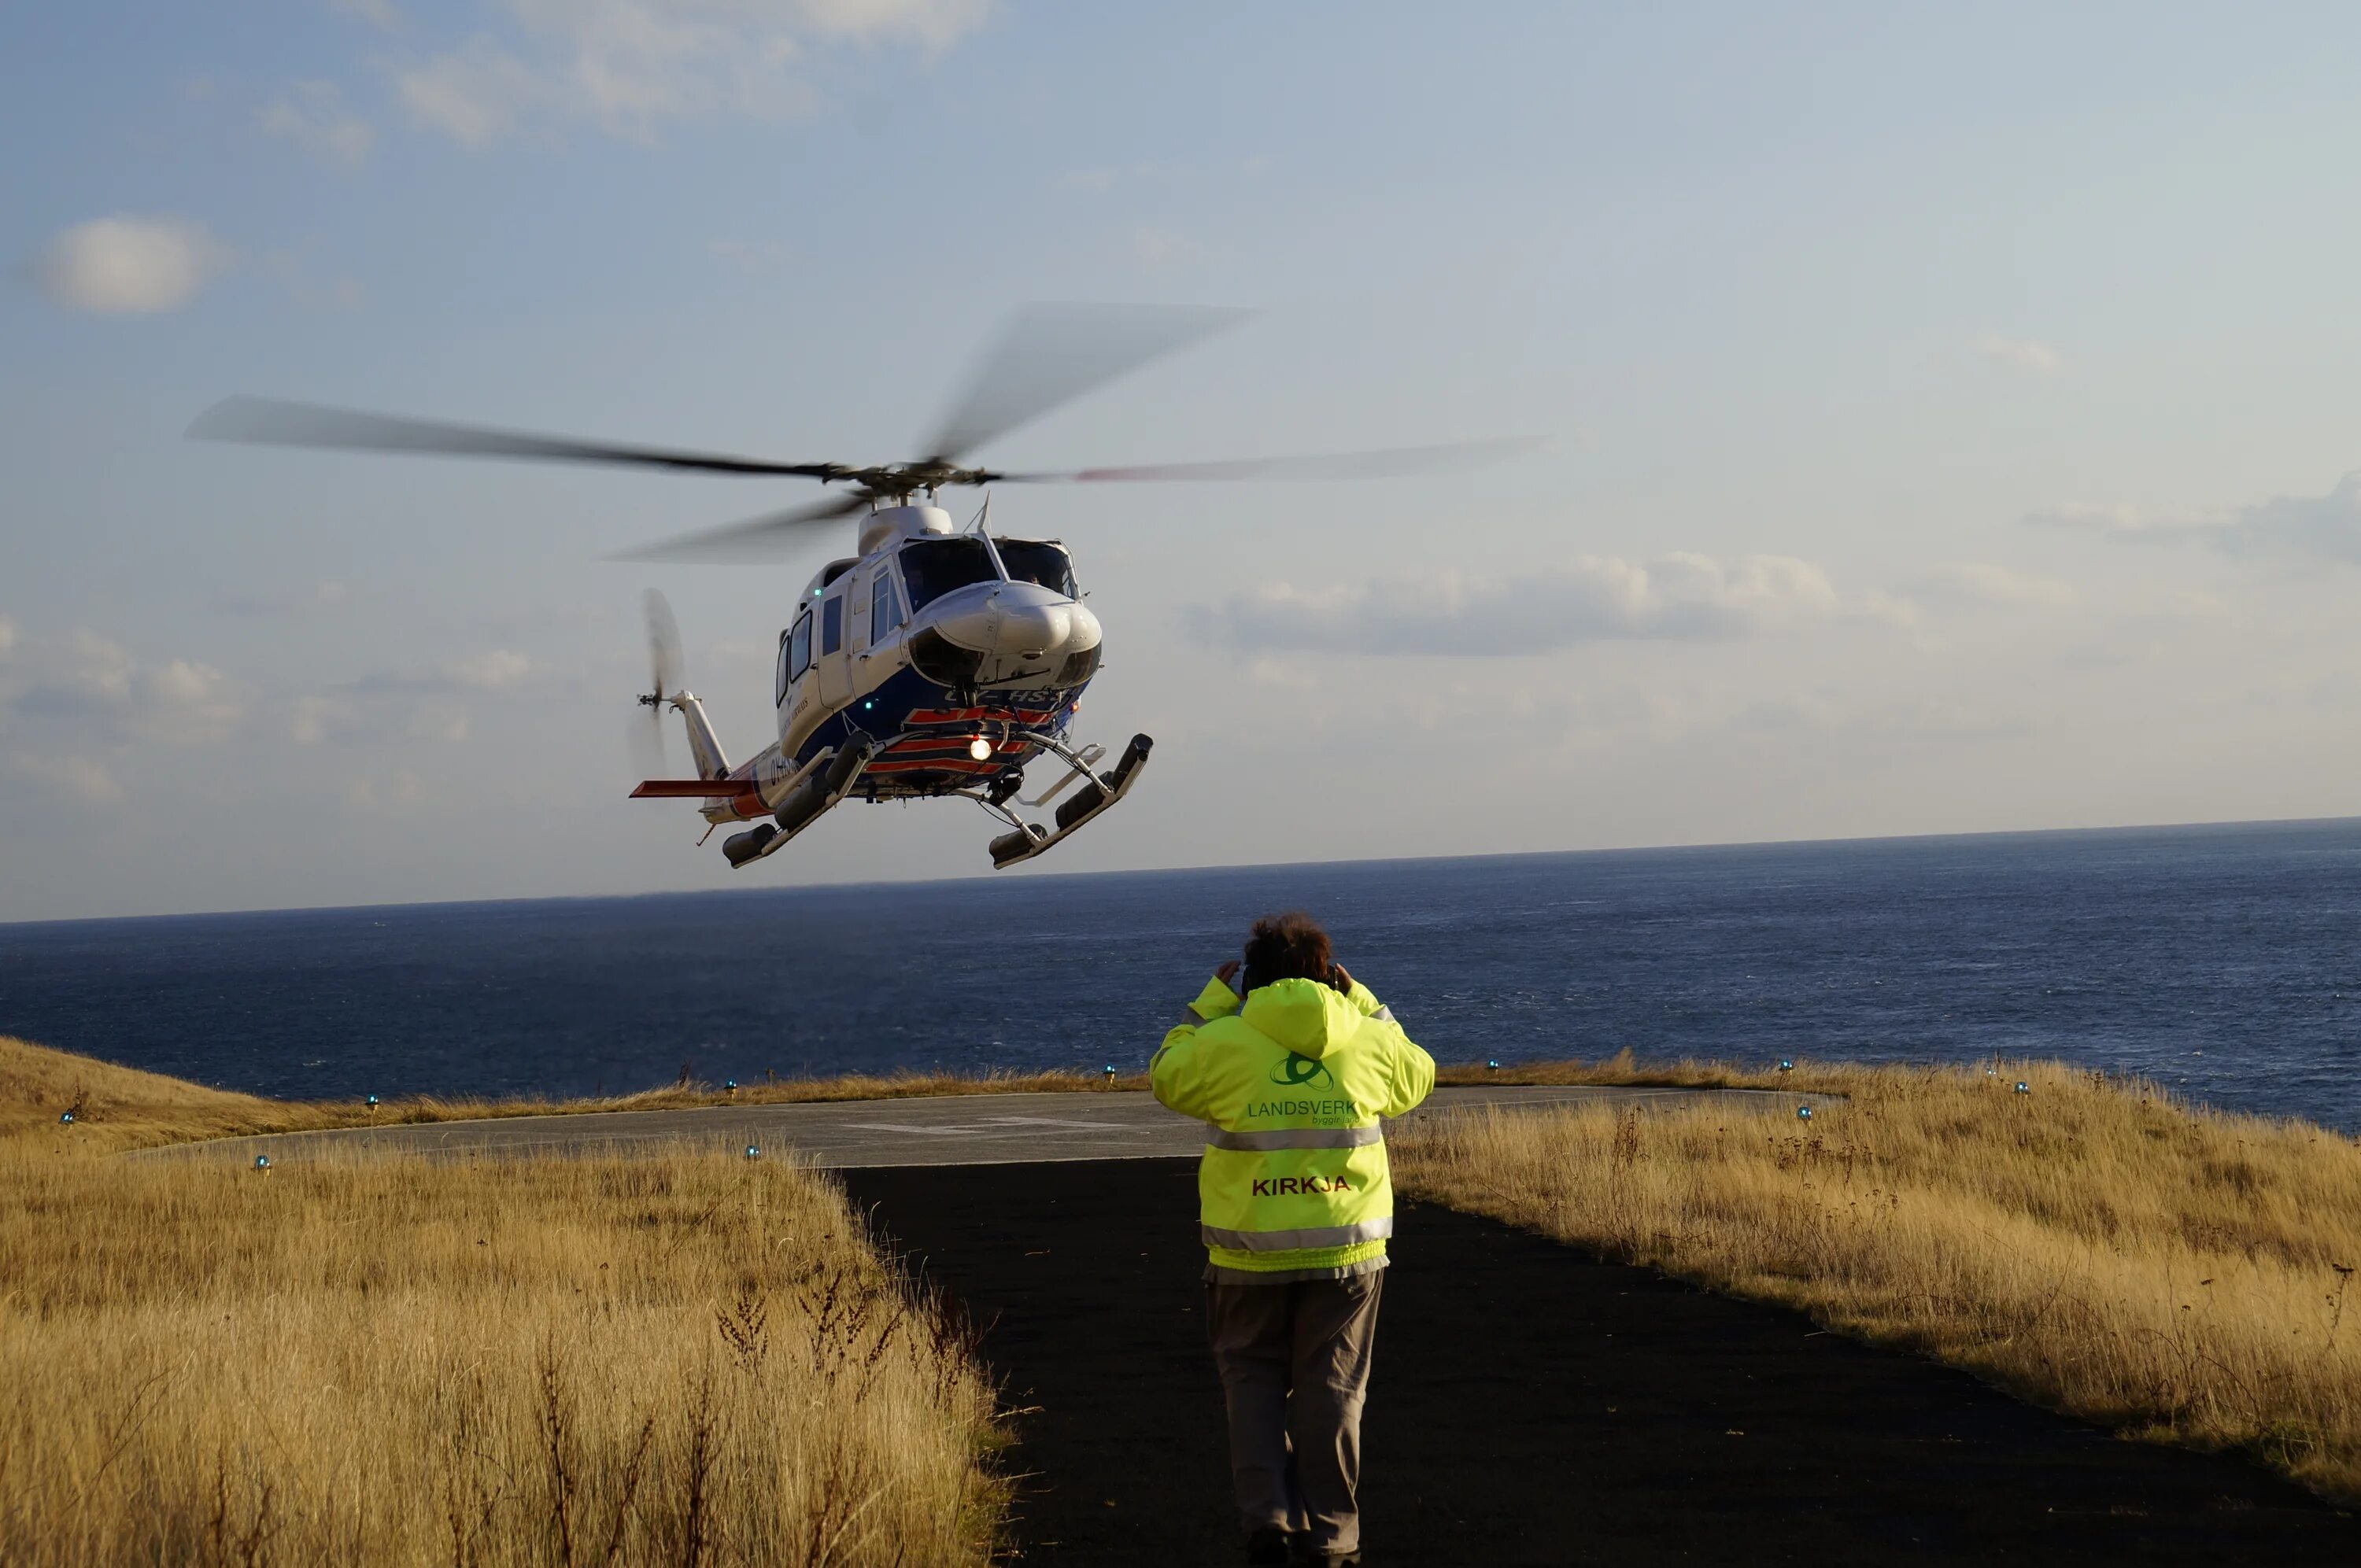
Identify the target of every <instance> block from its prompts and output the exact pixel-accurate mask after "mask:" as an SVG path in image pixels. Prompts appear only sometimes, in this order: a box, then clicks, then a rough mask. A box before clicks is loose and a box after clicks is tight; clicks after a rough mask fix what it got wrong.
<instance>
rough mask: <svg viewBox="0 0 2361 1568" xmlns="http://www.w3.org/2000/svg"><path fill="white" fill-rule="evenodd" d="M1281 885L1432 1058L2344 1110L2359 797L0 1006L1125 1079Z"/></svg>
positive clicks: (607, 1087)
mask: <svg viewBox="0 0 2361 1568" xmlns="http://www.w3.org/2000/svg"><path fill="white" fill-rule="evenodd" d="M1283 908H1302V909H1307V910H1310V911H1311V912H1312V914H1314V915H1315V916H1318V917H1319V918H1320V919H1321V920H1323V922H1325V923H1326V924H1327V926H1328V927H1329V929H1330V930H1331V932H1332V933H1333V934H1334V937H1335V938H1336V945H1337V953H1338V957H1339V958H1340V959H1342V960H1343V961H1344V962H1345V964H1346V965H1348V966H1349V967H1350V968H1351V969H1352V970H1353V971H1354V973H1355V974H1356V976H1357V977H1359V978H1360V979H1362V980H1364V981H1367V982H1368V983H1369V985H1370V986H1371V987H1372V988H1373V989H1375V990H1376V991H1377V992H1378V995H1379V996H1381V997H1382V998H1384V999H1385V1001H1386V1002H1387V1003H1389V1004H1390V1005H1391V1006H1392V1008H1393V1010H1394V1012H1395V1013H1396V1014H1397V1015H1399V1016H1400V1018H1401V1019H1402V1021H1403V1022H1404V1024H1405V1025H1406V1026H1407V1027H1408V1028H1409V1030H1410V1032H1411V1036H1413V1037H1414V1038H1416V1039H1417V1040H1419V1041H1420V1043H1422V1045H1424V1046H1426V1047H1428V1048H1429V1049H1430V1050H1432V1051H1433V1052H1434V1054H1435V1055H1436V1057H1437V1058H1440V1059H1443V1060H1446V1061H1470V1060H1484V1059H1487V1058H1497V1059H1499V1060H1501V1061H1504V1062H1513V1061H1517V1060H1519V1059H1528V1058H1556V1057H1568V1056H1572V1057H1581V1058H1595V1057H1601V1056H1606V1055H1609V1054H1611V1053H1613V1052H1615V1051H1617V1050H1620V1049H1622V1048H1624V1047H1629V1048H1631V1050H1632V1051H1633V1052H1634V1053H1636V1054H1637V1055H1638V1056H1639V1057H1640V1058H1641V1059H1642V1061H1645V1060H1647V1059H1649V1058H1675V1057H1682V1056H1697V1057H1719V1058H1730V1059H1734V1060H1739V1061H1747V1062H1758V1063H1759V1062H1767V1061H1770V1060H1773V1059H1776V1058H1780V1057H1793V1058H1799V1059H1801V1058H1825V1059H1842V1060H1857V1061H1914V1062H1924V1061H1934V1062H1957V1061H1971V1060H1974V1059H1976V1058H1982V1057H1987V1056H1993V1055H2000V1056H2008V1057H2057V1058H2063V1059H2065V1060H2067V1061H2070V1062H2073V1063H2076V1064H2079V1065H2081V1066H2084V1067H2088V1068H2093V1069H2105V1070H2107V1071H2110V1072H2119V1073H2139V1074H2144V1075H2147V1076H2148V1077H2150V1078H2153V1079H2156V1080H2159V1081H2161V1082H2163V1083H2164V1084H2166V1085H2168V1086H2169V1087H2171V1088H2173V1089H2175V1090H2177V1091H2182V1092H2185V1093H2187V1094H2188V1095H2190V1096H2191V1097H2193V1098H2196V1099H2198V1100H2202V1101H2204V1102H2210V1103H2213V1104H2216V1105H2220V1106H2224V1107H2229V1108H2234V1109H2237V1110H2244V1111H2255V1112H2261V1113H2269V1114H2275V1115H2300V1116H2304V1117H2308V1118H2311V1119H2312V1120H2315V1121H2318V1122H2321V1123H2323V1124H2327V1125H2330V1126H2334V1127H2336V1128H2338V1129H2340V1130H2343V1131H2345V1132H2348V1133H2353V1132H2361V963H2356V952H2355V939H2356V934H2361V821H2353V820H2345V821H2334V822H2305V823H2270V824H2253V825H2239V826H2224V827H2201V828H2153V829H2151V828H2141V829H2120V830H2109V831H2102V832H2066V833H2026V834H2002V835H1983V836H1976V837H1966V838H1940V839H1875V840H1861V841H1854V842H1836V843H1805V844H1769V845H1744V846H1725V847H1716V848H1703V849H1677V850H1608V851H1596V852H1583V853H1570V854H1546V855H1511V856H1492V857H1484V858H1478V859H1464V860H1422V861H1361V862H1353V863H1341V864H1320V865H1300V866H1257V867H1246V868H1233V869H1224V870H1212V871H1173V872H1126V873H1110V874H1101V875H1079V876H1047V877H1040V876H1035V877H1023V878H1017V879H1012V880H1006V881H982V880H979V881H967V882H950V883H902V884H878V885H869V886H857V887H824V888H760V887H757V888H752V889H732V890H730V891H728V892H719V893H700V894H652V895H645V896H638V897H619V898H581V899H550V900H533V901H520V902H511V903H486V904H450V905H396V906H389V907H383V908H359V909H327V910H291V911H283V912H274V913H269V914H240V915H203V916H171V917H158V918H144V919H125V920H96V921H71V922H56V923H28V924H16V925H0V1034H14V1035H18V1036H23V1037H25V1038H27V1039H31V1040H36V1041H39V1042H42V1043H44V1044H48V1045H52V1046H59V1047H65V1048H67V1049H71V1050H78V1051H86V1052H89V1053H91V1054H93V1055H96V1056H101V1057H105V1058H109V1059H112V1060H115V1061H122V1062H127V1063H130V1064H133V1065H135V1066H138V1067H144V1068H149V1069H155V1070H157V1071H159V1072H169V1073H173V1074H177V1075H180V1076H182V1077H186V1078H192V1079H196V1080H201V1081H203V1082H206V1083H212V1084H218V1085H221V1086H224V1087H227V1088H234V1089H241V1090H248V1091H258V1092H261V1093H266V1094H275V1095H293V1096H352V1095H359V1094H363V1093H377V1094H380V1095H386V1096H393V1095H401V1094H412V1093H435V1094H510V1093H522V1094H546V1095H572V1094H581V1093H590V1092H598V1091H625V1090H632V1089H641V1088H645V1087H649V1086H651V1085H654V1084H658V1083H666V1082H670V1081H672V1080H674V1079H675V1078H676V1077H677V1076H679V1074H681V1073H682V1072H683V1071H687V1072H689V1073H692V1074H693V1075H695V1076H696V1077H697V1078H700V1079H703V1080H708V1081H709V1082H715V1083H719V1082H720V1081H721V1080H724V1079H728V1078H734V1079H737V1080H741V1081H752V1080H757V1079H759V1078H761V1077H762V1076H763V1074H764V1073H765V1072H775V1073H777V1074H779V1075H781V1076H792V1075H818V1074H828V1073H835V1072H842V1071H848V1070H853V1069H863V1070H870V1071H876V1070H884V1069H895V1068H946V1069H955V1070H961V1071H981V1070H984V1069H994V1068H1006V1069H1034V1068H1044V1067H1073V1068H1082V1069H1087V1070H1093V1071H1095V1070H1097V1069H1100V1068H1102V1067H1104V1066H1105V1065H1107V1064H1110V1063H1111V1064H1114V1065H1115V1066H1117V1067H1119V1068H1122V1069H1126V1070H1129V1069H1136V1068H1137V1067H1139V1066H1140V1065H1141V1064H1142V1063H1143V1062H1144V1061H1145V1060H1146V1058H1147V1057H1148V1053H1149V1052H1150V1051H1151V1050H1153V1049H1154V1048H1155V1046H1156V1043H1157V1041H1158V1040H1159V1038H1160V1037H1161V1036H1162V1033H1163V1031H1164V1029H1165V1027H1166V1026H1167V1025H1168V1024H1169V1022H1170V1020H1171V1019H1172V1017H1173V1016H1174V1015H1175V1014H1177V1012H1178V1010H1179V1009H1180V1005H1181V1003H1184V1002H1185V1001H1187V1000H1188V999H1189V998H1190V997H1191V996H1192V995H1194V994H1195V992H1196V991H1197V989H1198V987H1199V986H1200V985H1201V984H1202V981H1203V980H1204V978H1205V975H1206V973H1207V971H1209V970H1211V969H1212V968H1213V965H1214V964H1216V963H1217V962H1219V961H1221V960H1222V959H1224V958H1228V957H1231V956H1234V955H1235V953H1236V951H1237V949H1238V947H1239V944H1240V942H1241V940H1242V938H1243V937H1244V934H1245V928H1246V924H1247V923H1248V922H1249V921H1250V920H1251V919H1252V917H1253V916H1256V915H1258V914H1262V913H1266V912H1268V911H1272V910H1277V909H1283Z"/></svg>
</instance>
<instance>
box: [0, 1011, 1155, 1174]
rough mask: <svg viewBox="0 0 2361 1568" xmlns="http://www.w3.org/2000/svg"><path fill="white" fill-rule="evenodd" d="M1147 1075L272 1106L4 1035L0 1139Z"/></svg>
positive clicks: (913, 1076)
mask: <svg viewBox="0 0 2361 1568" xmlns="http://www.w3.org/2000/svg"><path fill="white" fill-rule="evenodd" d="M1147 1086H1148V1080H1147V1079H1146V1078H1144V1077H1140V1076H1137V1075H1135V1076H1133V1077H1129V1078H1122V1077H1118V1078H1115V1079H1113V1080H1109V1079H1108V1078H1107V1077H1106V1076H1105V1075H1104V1073H1082V1072H1035V1073H988V1074H983V1075H981V1076H967V1077H962V1076H960V1075H958V1074H954V1073H947V1072H935V1073H915V1072H911V1073H885V1074H870V1073H850V1074H846V1075H844V1076H842V1077H839V1078H783V1079H775V1080H765V1081H763V1082H759V1083H746V1084H741V1085H740V1086H739V1087H738V1088H737V1089H735V1090H734V1091H725V1090H721V1089H717V1088H715V1087H714V1086H713V1085H711V1084H708V1083H697V1082H689V1083H682V1084H675V1085H670V1086H667V1087H665V1088H662V1089H651V1090H645V1091H642V1092H639V1093H636V1094H617V1095H607V1096H603V1097H600V1098H597V1099H582V1100H527V1099H512V1100H470V1099H443V1098H439V1097H433V1096H424V1095H421V1096H415V1097H411V1098H406V1099H401V1100H388V1101H386V1102H383V1103H382V1104H379V1105H369V1104H367V1103H365V1102H361V1101H357V1100H271V1099H267V1098H265V1097H263V1096H261V1095H256V1094H236V1093H233V1092H231V1091H227V1090H221V1089H207V1088H205V1087H204V1086H203V1084H196V1083H190V1082H187V1081H186V1080H181V1079H177V1078H166V1077H162V1076H160V1075H159V1074H156V1073H152V1072H141V1071H139V1070H138V1069H136V1068H127V1067H117V1066H115V1064H114V1063H112V1062H105V1061H101V1060H99V1059H98V1058H96V1057H85V1056H77V1055H75V1054H74V1053H73V1052H71V1051H60V1050H54V1049H51V1048H50V1047H47V1046H37V1045H34V1044H32V1043H31V1042H29V1041H26V1040H19V1039H15V1038H13V1037H11V1036H5V1035H0V1138H5V1137H7V1136H8V1135H11V1134H16V1133H27V1132H32V1131H35V1130H37V1129H43V1128H47V1129H51V1130H55V1129H57V1128H58V1127H59V1126H60V1124H59V1122H58V1117H59V1116H60V1114H61V1113H65V1112H68V1111H71V1112H72V1113H74V1124H73V1125H74V1126H75V1128H77V1129H79V1130H78V1131H76V1132H75V1133H73V1134H72V1135H71V1136H72V1138H73V1140H74V1141H75V1142H76V1143H78V1144H80V1145H82V1146H89V1147H93V1148H101V1149H107V1150H114V1149H125V1148H142V1147H149V1146H156V1145H159V1144H178V1143H190V1142H192V1141H194V1140H196V1139H199V1138H225V1137H242V1136H245V1135H249V1134H254V1133H300V1132H311V1131H313V1130H314V1129H317V1128H323V1127H368V1126H390V1125H395V1124H402V1123H416V1122H464V1121H476V1120H479V1119H483V1118H487V1117H501V1116H555V1115H578V1114H581V1113H586V1112H601V1111H668V1110H676V1109H680V1108H682V1107H687V1106H698V1105H785V1104H795V1103H801V1102H810V1101H822V1100H894V1099H900V1098H905V1097H907V1096H912V1095H926V1094H1040V1093H1050V1092H1057V1091H1075V1092H1086V1091H1097V1090H1104V1089H1106V1088H1109V1087H1115V1088H1120V1089H1145V1088H1146V1087H1147Z"/></svg>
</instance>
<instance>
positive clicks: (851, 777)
mask: <svg viewBox="0 0 2361 1568" xmlns="http://www.w3.org/2000/svg"><path fill="white" fill-rule="evenodd" d="M876 755H877V748H876V747H875V745H874V744H873V743H872V742H870V741H868V740H855V741H853V742H852V743H851V745H848V746H847V747H845V748H844V750H842V751H839V752H837V753H836V754H835V755H834V756H832V757H830V758H829V760H828V761H826V762H821V763H819V764H818V765H817V766H815V767H813V768H812V769H810V770H809V771H808V772H807V773H805V774H804V776H803V779H802V782H801V783H799V784H796V785H794V786H793V787H792V788H790V789H789V790H788V791H787V793H786V795H785V797H784V798H783V799H781V801H780V802H779V808H778V813H777V817H776V819H775V820H774V821H771V822H765V823H763V824H762V825H761V826H760V827H756V828H749V829H747V830H746V831H745V832H743V833H732V834H731V835H730V837H729V838H727V839H723V840H722V842H721V853H722V855H723V856H724V857H725V858H726V859H727V860H728V861H730V870H731V871H742V870H744V869H745V868H746V867H748V866H751V865H752V864H753V863H754V862H755V861H759V860H762V859H763V857H765V856H767V855H775V854H777V853H778V852H779V851H780V850H784V849H785V848H786V847H787V840H788V839H792V838H794V837H795V836H796V834H798V833H800V832H802V831H803V830H804V829H805V828H808V827H810V826H811V825H812V824H813V823H815V822H817V821H818V820H819V818H820V814H821V813H823V812H825V811H826V810H828V808H829V806H834V805H835V804H836V803H837V802H838V801H840V800H842V799H843V798H844V797H845V795H846V794H847V793H848V792H849V791H850V790H851V788H852V786H853V785H854V784H857V783H859V782H860V779H861V775H862V773H865V772H866V771H868V767H869V763H870V762H871V760H872V759H873V758H874V757H875V756H876Z"/></svg>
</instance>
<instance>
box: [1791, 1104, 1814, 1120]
mask: <svg viewBox="0 0 2361 1568" xmlns="http://www.w3.org/2000/svg"><path fill="white" fill-rule="evenodd" d="M1811 1119H1812V1108H1811V1107H1810V1106H1809V1105H1798V1106H1796V1107H1795V1120H1797V1121H1798V1122H1808V1121H1810V1120H1811Z"/></svg>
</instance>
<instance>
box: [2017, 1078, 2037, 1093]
mask: <svg viewBox="0 0 2361 1568" xmlns="http://www.w3.org/2000/svg"><path fill="white" fill-rule="evenodd" d="M2016 1091H2017V1092H2018V1093H2019V1094H2030V1093H2032V1092H2033V1085H2031V1084H2029V1083H2027V1082H2026V1081H2025V1080H2023V1079H2021V1078H2020V1079H2018V1080H2016Z"/></svg>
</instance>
